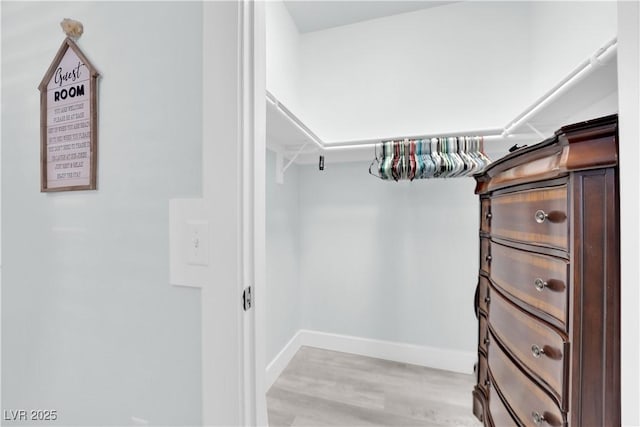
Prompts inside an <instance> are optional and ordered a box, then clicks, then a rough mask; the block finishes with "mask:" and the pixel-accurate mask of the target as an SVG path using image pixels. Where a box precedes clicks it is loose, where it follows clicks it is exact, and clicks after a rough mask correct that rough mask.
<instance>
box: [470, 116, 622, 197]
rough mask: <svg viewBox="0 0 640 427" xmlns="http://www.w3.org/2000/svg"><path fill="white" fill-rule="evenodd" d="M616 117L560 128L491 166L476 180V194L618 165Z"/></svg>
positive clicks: (477, 176) (478, 175)
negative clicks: (574, 172) (536, 142)
mask: <svg viewBox="0 0 640 427" xmlns="http://www.w3.org/2000/svg"><path fill="white" fill-rule="evenodd" d="M617 140H618V115H617V114H613V115H610V116H606V117H601V118H598V119H593V120H588V121H585V122H581V123H576V124H573V125H570V126H564V127H562V128H560V130H558V131H556V133H555V135H554V136H552V137H551V138H548V139H546V140H544V141H542V142H540V143H538V144H535V145H531V146H529V147H525V148H522V149H520V150H517V151H514V152H513V153H510V154H508V155H506V156H504V157H502V158H501V159H499V160H497V161H495V162H494V163H491V164H490V165H489V166H487V167H486V168H485V169H484V170H483V171H482V172H481V173H479V174H477V175H475V176H474V178H475V179H476V194H485V193H488V192H490V191H493V190H497V189H501V188H505V187H510V186H513V185H518V184H524V183H530V182H534V181H542V180H547V179H553V178H559V177H562V176H566V175H567V174H568V173H569V172H573V171H580V170H587V169H598V168H604V167H609V166H615V165H617V164H618V143H617Z"/></svg>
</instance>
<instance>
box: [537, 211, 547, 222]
mask: <svg viewBox="0 0 640 427" xmlns="http://www.w3.org/2000/svg"><path fill="white" fill-rule="evenodd" d="M535 218H536V222H537V223H538V224H542V223H543V222H544V221H545V220H546V219H547V218H549V215H548V214H547V213H545V211H543V210H537V211H536V214H535Z"/></svg>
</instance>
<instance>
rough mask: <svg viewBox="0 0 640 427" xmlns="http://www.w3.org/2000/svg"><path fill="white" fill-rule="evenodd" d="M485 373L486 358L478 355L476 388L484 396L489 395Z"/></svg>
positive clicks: (487, 377)
mask: <svg viewBox="0 0 640 427" xmlns="http://www.w3.org/2000/svg"><path fill="white" fill-rule="evenodd" d="M487 372H488V371H487V358H486V357H485V356H484V355H483V354H480V355H479V357H478V387H480V389H481V390H482V391H484V394H485V396H488V395H489V376H488V375H487Z"/></svg>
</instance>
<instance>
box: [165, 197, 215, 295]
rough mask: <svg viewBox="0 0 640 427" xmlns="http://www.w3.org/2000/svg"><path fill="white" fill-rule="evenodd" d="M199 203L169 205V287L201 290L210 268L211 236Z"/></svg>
mask: <svg viewBox="0 0 640 427" xmlns="http://www.w3.org/2000/svg"><path fill="white" fill-rule="evenodd" d="M206 218H207V214H206V211H205V209H204V202H203V200H202V199H171V200H170V201H169V283H171V284H172V285H176V286H191V287H196V288H201V287H203V286H205V284H206V283H207V278H208V274H209V268H210V266H211V265H212V264H213V262H212V260H211V258H210V256H211V254H210V253H209V251H210V249H209V248H210V247H211V235H210V233H209V222H208V221H207V219H206Z"/></svg>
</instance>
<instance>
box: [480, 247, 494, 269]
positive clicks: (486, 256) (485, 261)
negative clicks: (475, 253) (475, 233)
mask: <svg viewBox="0 0 640 427" xmlns="http://www.w3.org/2000/svg"><path fill="white" fill-rule="evenodd" d="M491 259H492V255H491V242H490V241H489V239H486V238H482V239H480V270H482V271H484V272H486V273H490V272H491Z"/></svg>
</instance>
